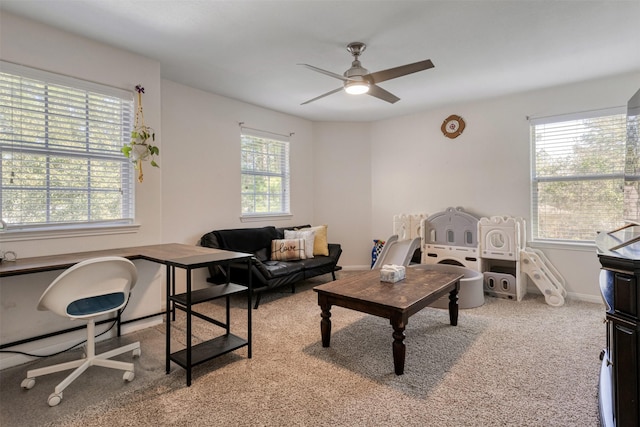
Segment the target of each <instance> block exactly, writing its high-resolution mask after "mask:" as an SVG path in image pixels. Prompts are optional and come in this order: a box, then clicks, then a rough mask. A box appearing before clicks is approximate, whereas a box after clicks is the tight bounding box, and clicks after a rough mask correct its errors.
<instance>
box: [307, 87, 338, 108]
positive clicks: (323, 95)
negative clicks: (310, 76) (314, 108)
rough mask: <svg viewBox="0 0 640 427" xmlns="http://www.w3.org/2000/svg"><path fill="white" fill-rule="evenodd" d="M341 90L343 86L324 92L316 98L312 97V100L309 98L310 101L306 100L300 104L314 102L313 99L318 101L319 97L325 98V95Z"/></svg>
mask: <svg viewBox="0 0 640 427" xmlns="http://www.w3.org/2000/svg"><path fill="white" fill-rule="evenodd" d="M341 90H342V88H341V87H339V88H338V89H334V90H332V91H331V92H327V93H323V94H322V95H320V96H316V97H315V98H313V99H310V100H308V101H306V102H303V103H302V104H300V105H304V104H308V103H310V102H313V101H317V100H318V99H320V98H324V97H325V96H329V95H332V94H334V93H336V92H340V91H341Z"/></svg>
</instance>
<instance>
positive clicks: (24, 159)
mask: <svg viewBox="0 0 640 427" xmlns="http://www.w3.org/2000/svg"><path fill="white" fill-rule="evenodd" d="M132 118H133V93H131V92H127V91H124V90H120V89H116V88H111V87H107V86H102V85H97V84H94V83H90V82H86V81H82V80H78V79H74V78H70V77H65V76H60V75H56V74H53V73H48V72H44V71H41V70H35V69H31V68H27V67H22V66H18V65H15V64H10V63H6V62H0V154H1V163H0V172H1V178H2V181H1V184H2V185H1V186H0V200H1V203H0V217H1V218H2V219H3V220H4V221H5V222H6V223H7V224H8V228H9V229H12V228H30V227H35V226H42V225H60V224H87V223H102V222H113V221H116V222H132V221H133V218H134V203H133V200H134V194H133V188H134V187H133V179H132V176H133V168H132V165H131V163H130V162H129V161H128V159H127V158H126V157H125V156H123V155H122V153H121V151H120V149H121V147H122V146H123V144H124V143H125V142H126V141H127V140H128V139H129V138H130V134H131V128H132Z"/></svg>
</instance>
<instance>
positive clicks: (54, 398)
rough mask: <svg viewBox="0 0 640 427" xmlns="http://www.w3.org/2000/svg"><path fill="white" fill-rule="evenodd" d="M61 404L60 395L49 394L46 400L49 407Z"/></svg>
mask: <svg viewBox="0 0 640 427" xmlns="http://www.w3.org/2000/svg"><path fill="white" fill-rule="evenodd" d="M60 402H62V393H51V394H50V395H49V398H48V399H47V403H48V404H49V406H57V405H58V404H59V403H60Z"/></svg>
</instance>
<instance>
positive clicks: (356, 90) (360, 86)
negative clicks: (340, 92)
mask: <svg viewBox="0 0 640 427" xmlns="http://www.w3.org/2000/svg"><path fill="white" fill-rule="evenodd" d="M344 91H345V92H347V93H348V94H351V95H362V94H364V93H367V92H369V82H366V81H361V82H359V81H352V82H345V84H344Z"/></svg>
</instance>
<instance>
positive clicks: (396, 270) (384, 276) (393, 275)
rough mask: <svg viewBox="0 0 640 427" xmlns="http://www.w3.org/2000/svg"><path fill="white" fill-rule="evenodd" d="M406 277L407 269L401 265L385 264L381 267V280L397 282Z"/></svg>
mask: <svg viewBox="0 0 640 427" xmlns="http://www.w3.org/2000/svg"><path fill="white" fill-rule="evenodd" d="M404 278H405V269H404V267H403V266H401V265H393V264H392V265H383V266H382V268H381V269H380V281H382V282H389V283H395V282H398V281H400V280H402V279H404Z"/></svg>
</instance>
